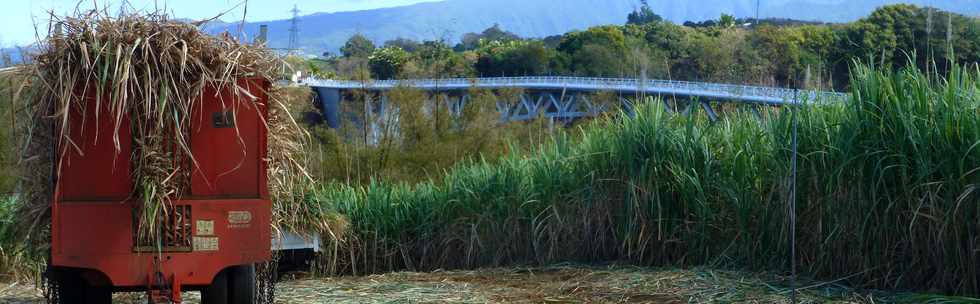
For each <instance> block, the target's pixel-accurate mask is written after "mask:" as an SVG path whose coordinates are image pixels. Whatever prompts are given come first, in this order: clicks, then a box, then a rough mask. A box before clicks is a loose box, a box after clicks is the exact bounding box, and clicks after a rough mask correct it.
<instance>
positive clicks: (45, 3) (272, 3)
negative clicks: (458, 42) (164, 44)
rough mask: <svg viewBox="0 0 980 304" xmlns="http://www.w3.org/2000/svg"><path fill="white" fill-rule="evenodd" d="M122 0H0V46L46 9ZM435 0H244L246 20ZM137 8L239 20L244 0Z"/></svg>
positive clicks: (43, 20) (143, 3) (28, 36)
mask: <svg viewBox="0 0 980 304" xmlns="http://www.w3.org/2000/svg"><path fill="white" fill-rule="evenodd" d="M122 1H123V0H0V7H2V8H0V46H2V47H9V46H12V45H24V44H29V43H31V42H33V41H35V38H34V37H35V35H34V33H35V30H34V25H35V24H38V25H39V26H38V31H40V32H46V31H47V19H48V18H47V16H48V14H47V12H48V11H54V12H55V13H57V14H66V13H70V12H72V11H74V10H75V6H76V5H77V4H79V3H81V7H83V8H92V7H93V6H94V5H93V3H98V5H99V7H104V6H105V5H107V4H108V5H109V6H110V7H112V8H113V11H115V10H116V9H118V7H119V4H120V3H121V2H122ZM428 1H436V0H248V15H247V16H246V19H247V20H248V21H260V20H273V19H285V18H289V16H290V13H289V10H290V9H292V8H293V5H294V4H295V5H297V6H298V7H299V9H300V10H301V11H302V12H301V14H311V13H317V12H338V11H352V10H362V9H372V8H380V7H392V6H400V5H408V4H413V3H418V2H428ZM129 2H130V3H131V4H132V6H134V7H135V8H137V9H144V10H154V7H160V8H163V7H166V9H167V11H168V12H171V13H172V14H173V15H174V16H175V17H177V18H191V19H204V18H210V17H214V16H215V15H217V14H220V13H222V12H225V11H227V10H229V9H232V8H234V7H236V6H237V8H235V9H234V10H232V11H230V12H228V14H226V15H225V16H223V17H222V18H221V19H222V20H225V21H232V20H241V19H242V13H243V7H244V0H129Z"/></svg>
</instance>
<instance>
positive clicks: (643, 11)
mask: <svg viewBox="0 0 980 304" xmlns="http://www.w3.org/2000/svg"><path fill="white" fill-rule="evenodd" d="M663 20H664V18H663V17H660V15H657V13H654V12H653V10H652V9H650V6H649V5H647V4H645V3H644V4H643V5H642V6H640V8H639V10H635V11H633V12H632V13H630V14H629V15H628V16H627V17H626V24H647V23H654V22H660V21H663Z"/></svg>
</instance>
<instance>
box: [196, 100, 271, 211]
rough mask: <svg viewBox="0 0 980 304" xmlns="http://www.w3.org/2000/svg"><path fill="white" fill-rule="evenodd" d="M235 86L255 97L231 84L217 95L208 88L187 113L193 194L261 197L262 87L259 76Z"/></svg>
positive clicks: (263, 134) (262, 158) (262, 176)
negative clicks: (197, 105)
mask: <svg viewBox="0 0 980 304" xmlns="http://www.w3.org/2000/svg"><path fill="white" fill-rule="evenodd" d="M239 85H240V86H242V87H244V88H247V89H248V90H249V91H250V92H251V93H250V94H251V95H253V96H254V97H256V98H257V99H256V100H252V99H251V97H250V96H248V95H246V94H242V93H238V94H235V93H234V92H232V91H233V89H232V88H225V90H223V91H221V92H220V94H215V92H214V91H210V90H209V91H206V92H205V94H204V101H203V105H202V106H201V107H200V108H197V109H194V110H193V112H192V114H191V117H192V119H193V120H192V121H191V152H192V154H193V155H194V160H195V161H196V162H197V168H196V169H195V170H194V173H193V174H192V175H191V196H193V197H201V198H213V197H223V198H228V197H238V198H259V197H264V195H263V194H264V193H263V191H262V189H260V188H262V187H265V182H264V178H265V164H264V158H265V142H266V138H265V136H266V130H265V123H264V117H265V116H266V106H265V104H264V102H265V100H266V95H265V86H264V85H263V83H261V82H258V81H240V82H239ZM256 101H258V102H256ZM260 173H261V174H260ZM260 185H262V187H260Z"/></svg>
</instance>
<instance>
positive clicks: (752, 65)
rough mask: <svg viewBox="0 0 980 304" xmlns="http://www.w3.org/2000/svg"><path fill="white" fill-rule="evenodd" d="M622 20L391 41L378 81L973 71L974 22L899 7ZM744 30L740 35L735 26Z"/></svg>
mask: <svg viewBox="0 0 980 304" xmlns="http://www.w3.org/2000/svg"><path fill="white" fill-rule="evenodd" d="M930 15H931V16H932V17H931V18H929V16H930ZM628 18H629V19H630V21H629V22H628V23H627V24H626V25H623V26H614V25H608V26H598V27H593V28H590V29H587V30H584V31H574V32H570V33H566V34H564V35H560V36H552V37H547V38H544V39H540V40H538V39H526V40H522V39H520V37H517V36H516V35H514V34H513V33H509V32H507V31H504V30H503V29H501V28H500V27H499V26H498V25H495V26H493V27H490V28H488V29H486V30H484V31H483V32H481V33H469V34H467V35H465V37H463V40H462V42H461V43H460V44H459V45H457V46H456V48H455V49H454V50H452V49H450V48H449V46H448V45H446V44H445V43H443V42H438V41H428V42H424V43H421V44H419V43H417V42H414V41H411V40H407V39H396V40H393V41H389V42H388V43H387V44H386V45H388V46H391V47H399V48H401V49H403V50H406V51H407V52H409V56H408V57H409V58H408V59H406V60H404V64H403V65H402V66H401V68H400V71H399V72H398V73H394V74H392V73H388V72H386V73H382V74H384V75H383V77H380V78H389V77H398V76H402V77H424V78H443V77H476V76H481V75H482V76H488V77H489V76H503V75H507V76H514V75H578V76H605V77H636V78H643V77H647V78H669V79H674V80H694V81H718V82H732V83H745V84H759V85H772V86H782V87H801V88H819V89H831V88H833V89H837V90H844V89H846V88H847V86H848V85H849V81H848V79H849V75H850V66H849V65H850V64H851V63H852V62H853V61H854V60H862V61H869V62H870V61H871V60H872V59H873V61H874V62H875V64H877V65H880V66H887V67H890V68H902V67H904V66H906V65H909V64H912V65H915V66H916V67H918V68H920V69H924V70H927V71H931V70H938V71H939V72H940V74H945V73H946V72H947V71H948V70H949V69H950V67H951V66H952V65H951V64H952V63H953V62H958V63H961V64H973V63H977V62H980V21H978V20H977V19H976V18H970V17H966V16H962V15H956V14H951V13H949V12H942V11H938V10H935V9H927V8H921V7H916V6H912V5H905V4H899V5H887V6H883V7H881V8H879V9H877V10H875V11H874V12H873V13H871V14H870V15H869V16H868V17H867V18H864V19H861V20H859V21H856V22H852V23H847V24H836V25H827V24H807V23H801V22H790V21H785V20H783V21H781V20H766V21H762V22H756V21H755V20H744V19H736V18H734V17H733V16H730V15H722V16H721V17H720V18H719V20H710V21H708V22H702V23H697V24H695V23H690V26H681V25H676V24H673V23H671V22H669V21H663V20H659V19H658V17H657V16H656V14H655V13H653V12H652V11H650V9H649V7H647V6H645V5H644V6H642V7H640V8H639V9H638V10H637V11H636V12H633V13H631V14H630V16H628ZM930 21H931V22H930ZM749 22H751V23H752V26H750V27H744V26H741V25H740V24H743V23H749ZM947 34H948V35H947ZM947 37H948V38H947ZM369 44H370V41H367V40H366V39H364V38H363V36H360V37H352V38H351V41H350V43H348V46H347V47H346V48H345V50H348V52H345V54H346V55H352V54H353V53H354V52H353V51H352V50H353V49H373V47H367V46H365V47H353V46H355V45H369ZM362 54H370V52H369V53H362ZM363 57H367V55H363ZM353 58H356V57H353ZM908 58H913V59H914V60H912V61H909V60H908ZM357 64H358V61H356V60H348V61H344V60H337V61H336V62H335V63H334V66H335V68H333V69H325V70H327V71H330V70H333V71H337V74H338V75H340V77H345V78H358V77H356V76H352V75H350V74H348V72H362V71H361V70H360V69H358V68H357V67H358V65H357ZM384 66H385V67H389V68H390V67H393V65H384ZM374 68H375V70H377V68H378V67H374ZM389 71H390V69H389ZM376 72H377V71H376ZM376 74H377V73H376ZM376 76H377V75H376Z"/></svg>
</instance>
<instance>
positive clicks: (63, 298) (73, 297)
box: [54, 271, 85, 304]
mask: <svg viewBox="0 0 980 304" xmlns="http://www.w3.org/2000/svg"><path fill="white" fill-rule="evenodd" d="M54 279H55V282H56V286H57V290H55V293H57V297H56V299H57V301H56V303H57V304H73V303H84V302H85V301H84V300H85V285H84V283H85V282H83V281H82V280H81V278H79V277H78V275H76V274H75V273H73V272H71V271H61V272H59V273H58V274H57V277H55V278H54Z"/></svg>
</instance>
